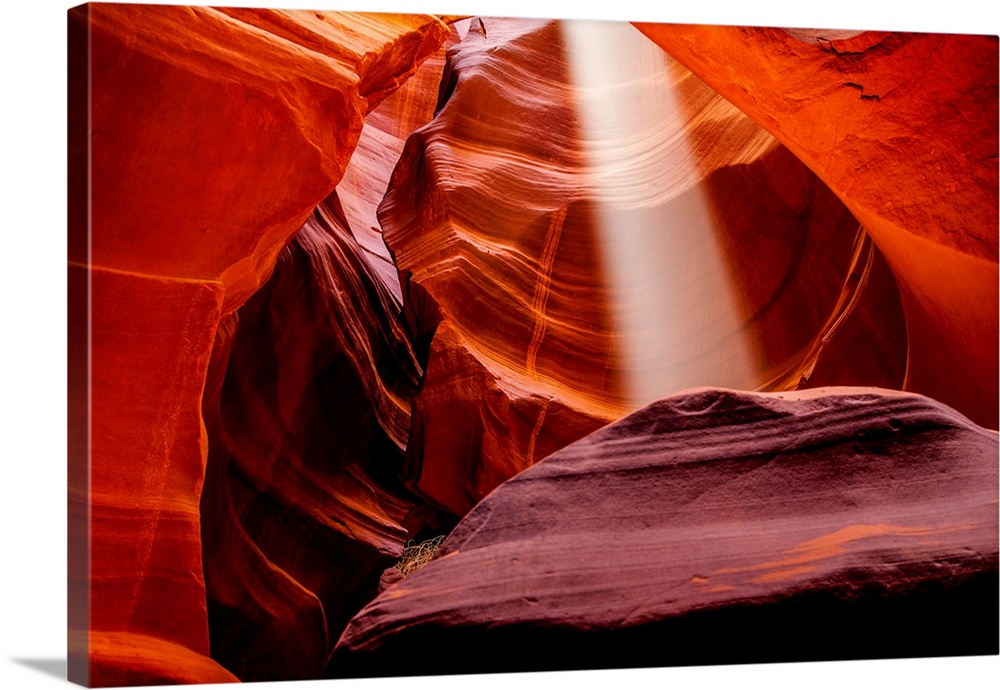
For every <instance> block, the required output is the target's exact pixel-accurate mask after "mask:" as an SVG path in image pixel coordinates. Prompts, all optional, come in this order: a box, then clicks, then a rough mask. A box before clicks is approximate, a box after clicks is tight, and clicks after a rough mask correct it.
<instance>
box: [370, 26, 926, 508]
mask: <svg viewBox="0 0 1000 690" xmlns="http://www.w3.org/2000/svg"><path fill="white" fill-rule="evenodd" d="M608 36H610V37H611V38H610V39H609V38H608ZM609 41H610V43H609ZM609 44H610V45H611V47H612V49H613V55H609V56H608V60H611V61H614V60H617V61H619V62H620V64H622V65H625V67H624V68H623V69H625V70H626V71H625V72H624V73H623V74H625V76H622V74H619V73H617V72H614V71H613V70H612V73H611V74H610V75H601V74H600V73H601V70H600V68H599V66H595V65H591V64H590V63H589V62H588V60H591V59H601V57H602V56H603V54H601V53H598V54H597V58H594V57H593V56H592V55H591V52H592V51H597V50H602V49H603V50H607V49H608V48H607V46H608V45H609ZM630 61H631V62H630ZM615 64H619V63H615ZM588 70H589V71H588ZM593 71H596V72H597V73H598V74H597V77H595V76H594V75H593V74H591V72H593ZM588 75H589V76H588ZM608 103H610V104H612V107H611V110H610V111H609V110H608V109H607V106H606V104H608ZM379 220H380V221H381V225H382V228H383V231H384V234H385V239H386V242H387V244H388V245H389V248H390V250H391V251H392V253H393V255H394V257H395V259H396V262H397V265H398V268H399V271H400V273H401V275H402V276H403V277H404V281H403V282H404V288H405V289H406V291H407V299H406V300H405V308H406V310H407V317H408V321H409V323H410V325H411V329H412V331H413V335H414V338H415V340H416V341H417V343H418V351H421V347H420V346H419V343H421V342H424V341H426V340H427V339H429V338H430V334H432V333H433V334H434V336H433V339H431V340H430V343H429V345H428V346H427V350H428V355H427V357H428V359H427V364H426V370H427V375H426V379H425V381H424V383H423V385H422V388H421V393H420V396H419V397H418V400H417V404H416V417H415V419H416V421H415V424H414V434H415V435H414V437H413V438H412V439H411V443H410V444H409V447H408V448H407V470H406V477H407V479H408V481H409V482H410V485H411V486H413V488H414V489H415V490H416V491H417V492H418V493H419V494H421V495H422V496H424V497H426V498H427V499H428V500H430V501H431V502H433V503H435V504H437V505H439V506H442V507H444V508H446V509H448V510H450V511H452V512H454V513H456V514H459V515H461V514H463V513H465V512H466V511H467V510H469V508H471V507H472V506H473V505H474V504H475V503H476V501H477V500H479V499H480V498H482V497H483V496H485V495H486V494H487V493H488V492H489V491H490V490H492V489H493V488H494V487H495V486H497V484H499V483H500V482H501V481H503V480H504V479H506V478H508V477H510V476H513V475H514V474H515V473H516V472H518V471H520V470H522V469H524V468H525V467H528V466H530V465H531V464H532V463H533V462H535V461H537V460H538V459H540V458H542V457H544V456H545V455H546V454H548V453H550V452H552V451H554V450H556V449H558V448H560V447H562V446H564V445H566V444H567V443H570V442H572V441H574V440H576V439H578V438H580V437H581V436H583V435H585V434H586V433H588V432H590V431H593V430H595V429H597V428H598V427H600V426H602V425H603V424H605V423H607V422H609V421H612V420H614V419H616V418H619V417H620V416H622V415H623V414H625V413H627V412H628V411H630V410H633V409H636V408H637V407H639V406H641V405H642V404H645V403H647V402H649V401H650V400H652V399H656V398H657V397H661V396H663V395H666V394H669V393H671V392H675V391H677V390H680V389H683V388H686V387H690V386H691V385H696V384H699V383H715V384H719V385H723V384H725V385H732V386H739V387H745V388H767V389H786V388H796V387H801V386H807V385H815V382H822V383H825V384H866V385H880V386H887V387H897V386H900V385H901V384H902V378H903V372H904V370H905V359H906V338H905V333H904V323H903V319H902V314H901V307H900V303H899V296H898V294H897V291H896V288H895V286H894V284H893V278H892V276H891V274H890V273H889V272H888V270H887V267H886V265H885V263H884V261H883V260H882V258H881V256H880V255H879V252H878V251H877V249H875V248H873V247H872V246H871V243H870V241H868V240H867V239H866V237H865V235H864V233H863V232H860V231H859V224H858V222H857V220H855V219H854V218H853V217H852V216H851V214H850V213H849V212H848V211H847V209H846V208H845V207H844V206H843V204H842V203H841V202H840V201H839V200H838V199H837V198H836V196H835V195H834V194H833V193H832V192H830V191H829V190H828V189H826V187H825V186H824V185H823V184H822V183H821V182H819V181H818V180H817V179H816V177H815V176H814V175H813V174H812V173H811V172H809V171H808V169H806V168H805V167H804V166H803V165H802V164H801V163H800V162H799V161H798V160H796V159H795V157H794V156H792V155H791V154H790V153H789V152H788V150H787V149H785V148H784V147H782V146H781V145H780V144H778V142H777V141H776V140H775V139H774V138H773V137H771V136H770V135H768V134H767V133H766V132H764V131H763V130H761V129H760V128H759V127H758V126H757V125H755V124H754V123H753V122H752V121H751V120H750V119H749V118H747V117H745V116H744V115H743V114H742V113H740V112H739V111H738V110H736V109H735V108H734V107H733V106H732V105H730V104H729V103H727V102H726V101H725V100H724V99H722V98H720V97H719V96H718V94H716V93H715V92H713V91H712V90H711V89H709V88H708V87H707V86H705V84H704V83H702V82H701V81H700V80H698V79H697V78H696V77H694V76H693V75H692V74H691V73H690V72H688V71H687V70H686V69H684V68H683V67H681V66H680V65H679V64H677V63H676V62H673V61H671V60H669V58H667V57H666V56H664V55H663V54H662V52H661V51H659V50H657V49H656V47H655V46H653V45H650V44H649V42H648V41H646V40H645V39H644V38H643V37H642V36H641V35H639V33H638V32H637V31H635V30H634V29H632V28H631V27H630V26H628V25H621V26H619V27H609V26H607V25H592V24H588V23H586V22H550V21H540V20H502V19H492V18H487V19H476V20H474V21H473V22H472V24H471V28H470V30H469V33H468V35H467V36H466V38H465V39H464V40H463V41H462V42H461V43H460V44H458V45H457V46H456V47H455V48H453V49H452V50H451V51H450V52H449V57H448V65H447V68H446V73H445V81H444V83H443V85H442V99H441V105H440V109H439V111H438V113H437V116H436V117H435V119H434V120H433V121H432V122H431V123H430V124H428V125H427V126H425V127H423V128H421V129H420V130H418V131H417V132H416V133H415V134H414V135H413V136H412V137H411V138H410V140H409V141H408V142H407V145H406V148H405V150H404V151H403V155H402V158H401V159H400V162H399V165H398V167H397V169H396V171H395V173H394V175H393V179H392V181H391V183H390V186H389V189H388V191H387V193H386V197H385V200H384V202H383V203H382V205H381V206H380V208H379ZM695 285H697V286H698V288H697V290H695V289H693V288H692V287H691V286H695ZM439 324H440V325H439ZM435 329H437V332H436V333H435ZM457 419H461V420H462V422H461V423H456V422H455V420H457Z"/></svg>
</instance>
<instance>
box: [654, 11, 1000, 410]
mask: <svg viewBox="0 0 1000 690" xmlns="http://www.w3.org/2000/svg"><path fill="white" fill-rule="evenodd" d="M636 26H638V28H639V29H640V30H641V31H643V32H644V33H645V34H646V35H647V36H649V37H650V38H651V39H652V40H654V41H655V42H656V43H657V44H659V45H660V46H662V47H663V48H664V50H666V51H667V52H668V53H670V54H671V55H672V56H673V57H675V58H676V59H677V60H679V61H680V62H682V63H683V64H684V65H685V66H686V67H688V68H689V69H691V70H692V71H693V72H694V73H695V74H697V75H698V76H699V77H701V78H702V79H704V80H705V81H706V82H707V83H708V84H709V85H711V86H712V87H713V88H714V89H716V90H718V92H719V93H721V94H722V95H723V96H725V97H726V98H727V99H729V100H730V101H732V102H733V103H734V104H736V105H737V106H738V107H739V108H740V109H742V110H743V111H744V112H746V113H747V114H748V115H750V117H752V118H754V119H755V120H756V121H757V122H759V123H760V124H761V125H762V126H763V127H764V128H765V129H767V130H768V131H769V132H771V133H772V134H773V135H774V136H775V137H777V138H778V139H779V140H780V141H781V142H782V143H783V144H785V145H786V146H788V147H789V149H791V150H792V152H794V153H795V155H796V156H798V157H799V158H800V159H801V160H802V161H803V162H804V163H805V164H806V165H808V166H809V167H810V168H811V169H812V170H813V171H814V172H815V173H816V174H817V175H819V177H820V178H821V179H822V180H823V181H824V182H826V183H827V184H828V185H829V186H830V188H831V189H832V190H833V191H834V192H835V193H836V194H837V195H838V196H839V197H840V198H841V199H842V200H843V201H844V203H845V204H846V205H847V206H848V208H850V209H851V211H852V212H853V213H854V215H855V216H856V217H857V218H858V219H859V220H860V221H861V222H862V223H863V224H864V226H865V228H866V229H867V230H868V232H869V233H870V234H871V236H872V237H873V239H874V240H875V242H876V244H877V245H878V246H879V249H880V250H881V251H882V252H883V254H884V255H885V257H886V259H887V261H888V263H889V265H890V267H891V268H892V271H893V274H894V275H895V277H896V281H897V283H898V284H899V287H900V292H901V294H902V298H903V303H904V307H905V311H906V325H907V335H908V340H909V361H908V367H907V373H906V388H907V389H909V390H914V391H917V392H920V393H924V394H926V395H930V396H932V397H934V398H935V399H938V400H941V401H943V402H945V403H947V404H950V405H952V406H954V407H956V408H957V409H958V410H960V411H962V412H963V413H965V414H967V415H969V417H970V418H972V419H973V420H975V421H976V422H978V423H980V424H983V425H984V426H987V427H989V428H997V424H998V407H997V405H998V397H997V380H998V359H997V356H996V353H997V348H998V333H1000V328H998V291H997V282H998V268H997V256H998V235H997V232H998V231H997V228H998V192H997V189H998V175H997V169H998V168H997V152H998V150H1000V146H998V134H997V132H998V112H997V73H998V55H1000V50H998V44H997V38H996V36H964V35H940V34H907V33H884V32H863V33H860V34H858V35H853V36H849V37H847V38H837V37H831V36H826V35H825V34H824V32H822V31H817V32H812V33H808V34H802V33H799V34H791V33H788V32H785V31H782V30H780V29H766V28H740V27H699V26H682V25H652V24H637V25H636ZM944 352H947V353H948V355H947V356H942V353H944Z"/></svg>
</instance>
